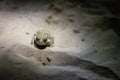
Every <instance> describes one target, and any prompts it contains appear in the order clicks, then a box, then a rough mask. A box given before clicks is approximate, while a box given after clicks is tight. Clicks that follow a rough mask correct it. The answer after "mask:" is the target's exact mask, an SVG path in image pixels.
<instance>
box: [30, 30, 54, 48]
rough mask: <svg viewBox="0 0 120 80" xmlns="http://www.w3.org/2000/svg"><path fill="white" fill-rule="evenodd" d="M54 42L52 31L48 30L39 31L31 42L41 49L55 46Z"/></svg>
mask: <svg viewBox="0 0 120 80" xmlns="http://www.w3.org/2000/svg"><path fill="white" fill-rule="evenodd" d="M53 43H54V37H53V36H52V35H51V33H50V31H48V30H45V29H43V30H41V31H38V32H37V33H36V34H35V35H34V38H33V40H32V42H31V44H34V46H35V47H37V48H39V49H45V48H46V47H51V46H53Z"/></svg>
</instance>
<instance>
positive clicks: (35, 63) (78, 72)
mask: <svg viewBox="0 0 120 80" xmlns="http://www.w3.org/2000/svg"><path fill="white" fill-rule="evenodd" d="M53 3H54V4H53ZM88 11H89V9H88ZM88 11H87V9H86V8H82V7H80V6H73V4H72V3H70V2H69V3H68V2H67V3H66V2H64V3H63V2H62V3H61V2H60V3H58V2H52V1H51V2H49V3H48V2H9V1H7V2H6V1H1V2H0V78H1V80H41V79H42V80H119V79H118V76H119V77H120V63H119V62H120V57H119V56H120V54H119V53H120V39H119V37H118V36H117V35H116V34H115V32H114V31H113V30H112V29H111V28H109V27H106V26H108V25H106V24H107V22H104V20H105V19H106V17H104V16H101V15H93V14H90V13H88ZM98 11H99V9H98ZM100 11H101V10H100ZM104 11H105V10H103V12H104ZM106 14H107V11H106ZM107 15H109V14H107ZM105 23H106V24H105ZM103 26H104V27H103ZM43 28H47V29H48V30H49V31H51V32H52V34H53V36H54V40H55V42H54V46H53V47H50V48H47V49H45V50H39V49H37V48H36V47H34V46H33V45H31V44H30V43H31V40H32V38H33V35H34V34H35V33H36V32H37V31H38V30H41V29H43ZM98 65H99V66H98ZM103 66H104V67H103ZM117 75H118V76H117ZM6 77H8V78H6Z"/></svg>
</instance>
